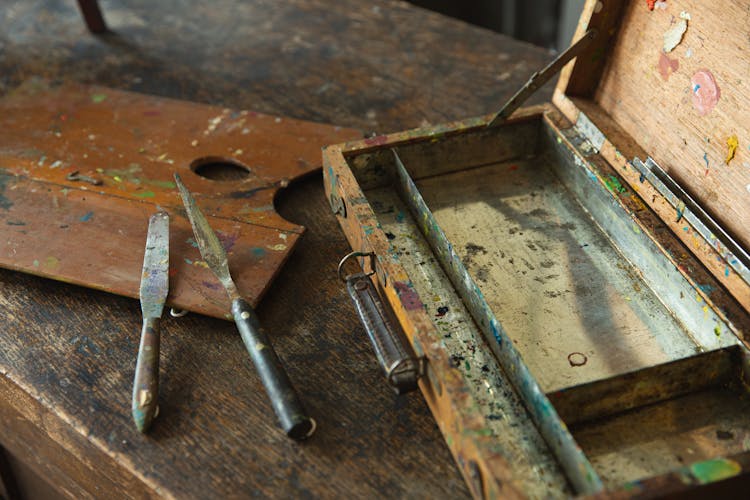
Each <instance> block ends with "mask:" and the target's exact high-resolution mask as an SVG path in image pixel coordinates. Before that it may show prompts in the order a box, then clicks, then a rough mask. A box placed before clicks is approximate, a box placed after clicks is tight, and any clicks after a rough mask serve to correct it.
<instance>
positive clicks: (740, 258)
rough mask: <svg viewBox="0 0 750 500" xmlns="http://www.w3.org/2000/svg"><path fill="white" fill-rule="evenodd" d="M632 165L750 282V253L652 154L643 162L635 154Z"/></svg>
mask: <svg viewBox="0 0 750 500" xmlns="http://www.w3.org/2000/svg"><path fill="white" fill-rule="evenodd" d="M632 165H633V166H634V167H635V168H636V169H637V170H638V171H639V172H640V173H641V179H642V180H648V181H649V182H650V183H651V184H652V185H653V186H654V187H655V188H656V189H657V190H658V191H659V193H661V195H662V196H664V198H665V199H666V200H667V201H669V203H670V204H671V205H672V206H673V207H675V210H676V211H677V216H678V217H679V218H680V219H685V221H687V222H688V224H690V225H691V226H692V227H693V228H695V230H696V232H697V233H698V234H699V235H700V236H701V237H702V238H703V239H704V241H706V243H708V244H709V245H710V246H711V247H713V248H714V250H716V251H717V252H719V255H721V258H722V259H724V261H725V262H726V265H727V266H728V267H731V268H732V269H733V270H734V271H735V272H736V273H737V274H738V275H739V276H740V277H742V279H743V280H744V281H745V283H748V284H750V269H748V265H749V263H750V256H748V254H747V252H746V251H745V250H744V249H743V248H742V247H740V246H739V245H738V244H737V242H736V241H734V240H733V239H732V237H731V236H729V235H728V234H727V233H726V231H724V229H723V228H722V227H721V226H720V225H719V224H718V223H717V222H716V221H714V220H713V219H712V218H711V217H710V216H709V215H708V214H707V213H706V212H705V210H703V208H701V206H700V205H699V204H698V203H697V202H695V201H694V200H693V199H692V197H690V195H689V194H687V193H686V192H685V191H684V190H682V188H680V187H679V186H678V185H677V184H676V183H675V182H674V181H673V180H671V178H670V177H669V175H668V174H667V173H666V172H665V171H664V170H663V169H662V168H661V167H660V166H659V165H658V164H657V163H656V162H655V161H654V160H653V159H652V158H647V159H646V163H643V162H642V161H641V160H640V159H639V158H634V159H633V161H632ZM668 184H669V185H668ZM678 220H679V219H678Z"/></svg>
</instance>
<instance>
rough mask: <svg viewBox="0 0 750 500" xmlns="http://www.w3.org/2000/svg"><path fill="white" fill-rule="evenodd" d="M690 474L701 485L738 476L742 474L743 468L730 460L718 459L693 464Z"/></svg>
mask: <svg viewBox="0 0 750 500" xmlns="http://www.w3.org/2000/svg"><path fill="white" fill-rule="evenodd" d="M690 472H692V473H693V476H694V477H695V478H696V479H697V480H698V482H699V483H700V484H706V483H713V482H715V481H720V480H722V479H727V478H730V477H732V476H736V475H737V474H739V473H740V472H742V466H740V464H738V463H737V462H735V461H734V460H730V459H728V458H716V459H713V460H705V461H703V462H697V463H694V464H692V465H691V466H690Z"/></svg>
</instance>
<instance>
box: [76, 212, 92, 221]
mask: <svg viewBox="0 0 750 500" xmlns="http://www.w3.org/2000/svg"><path fill="white" fill-rule="evenodd" d="M92 217H94V212H86V213H85V214H83V215H82V216H81V218H80V219H79V220H80V221H81V222H88V221H90V220H91V219H92Z"/></svg>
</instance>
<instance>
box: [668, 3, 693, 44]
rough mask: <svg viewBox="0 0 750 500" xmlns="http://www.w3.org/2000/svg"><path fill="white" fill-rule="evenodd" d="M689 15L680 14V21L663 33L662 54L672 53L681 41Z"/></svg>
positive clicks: (683, 12) (686, 27)
mask: <svg viewBox="0 0 750 500" xmlns="http://www.w3.org/2000/svg"><path fill="white" fill-rule="evenodd" d="M689 20H690V14H688V13H687V12H685V11H682V12H680V19H679V20H678V21H677V22H676V23H675V24H674V25H673V26H672V27H671V28H669V29H668V30H667V31H666V32H664V52H665V53H666V52H672V51H673V50H674V48H675V47H677V46H678V45H679V44H680V42H681V41H682V37H683V36H685V32H686V31H687V29H688V21H689Z"/></svg>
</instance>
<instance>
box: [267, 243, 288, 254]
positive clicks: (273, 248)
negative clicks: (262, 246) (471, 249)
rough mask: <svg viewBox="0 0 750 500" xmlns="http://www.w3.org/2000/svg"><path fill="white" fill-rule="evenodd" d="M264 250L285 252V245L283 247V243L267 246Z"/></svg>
mask: <svg viewBox="0 0 750 500" xmlns="http://www.w3.org/2000/svg"><path fill="white" fill-rule="evenodd" d="M266 248H268V249H270V250H276V251H277V252H281V251H282V250H286V245H284V244H283V243H279V244H278V245H268V246H267V247H266Z"/></svg>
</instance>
